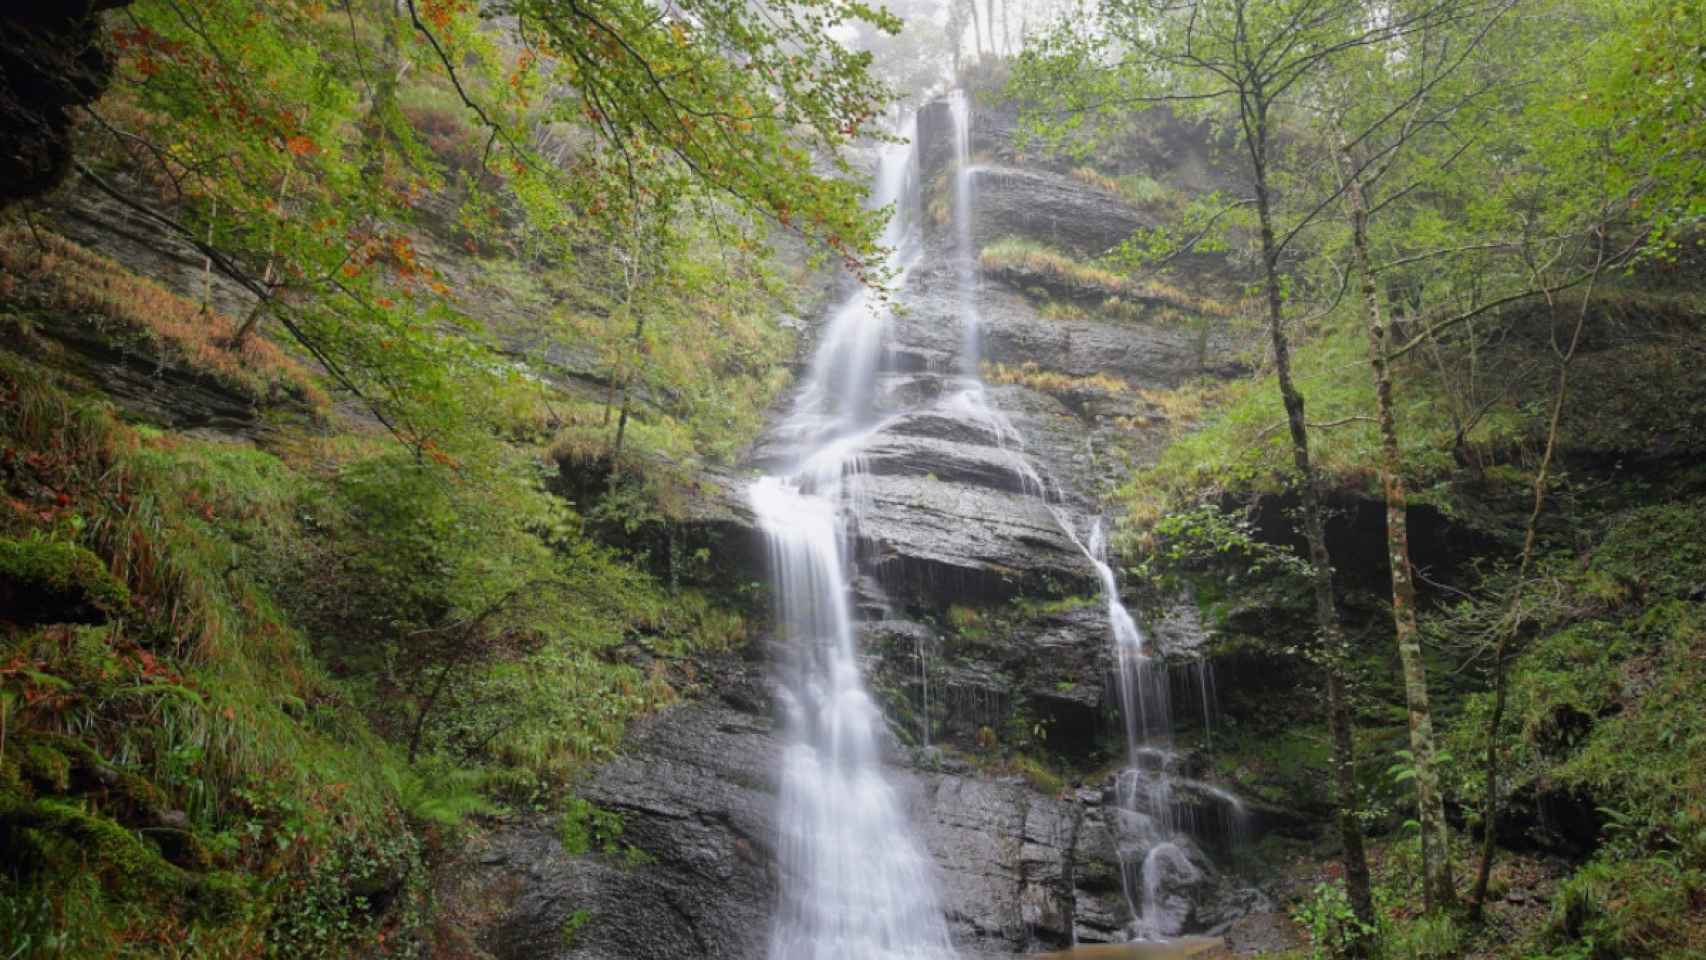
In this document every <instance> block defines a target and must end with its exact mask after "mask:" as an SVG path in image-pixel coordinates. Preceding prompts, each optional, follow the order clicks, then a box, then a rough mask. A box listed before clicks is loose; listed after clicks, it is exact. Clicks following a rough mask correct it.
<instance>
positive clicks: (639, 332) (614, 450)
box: [610, 283, 646, 493]
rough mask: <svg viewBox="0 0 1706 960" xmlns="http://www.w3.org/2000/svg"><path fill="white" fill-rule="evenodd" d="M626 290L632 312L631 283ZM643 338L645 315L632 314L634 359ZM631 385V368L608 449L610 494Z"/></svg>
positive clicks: (617, 475) (624, 431) (619, 472)
mask: <svg viewBox="0 0 1706 960" xmlns="http://www.w3.org/2000/svg"><path fill="white" fill-rule="evenodd" d="M628 289H629V293H628V298H629V303H628V309H630V310H632V309H633V308H634V306H633V284H632V283H630V284H629V288H628ZM645 336H646V315H645V313H644V312H641V311H636V312H635V314H634V343H633V347H632V353H633V355H634V356H635V357H638V356H639V354H640V348H641V346H642V345H643V344H644V343H645ZM635 365H636V366H637V365H638V364H637V363H636V364H635ZM633 383H634V371H633V369H632V368H630V369H629V371H628V375H627V376H626V377H624V378H623V380H622V412H621V414H620V415H619V416H618V417H617V418H616V441H615V443H613V444H611V447H610V492H611V493H615V492H616V482H617V481H618V480H619V479H621V476H622V440H623V438H624V437H625V436H626V435H627V433H628V401H629V399H630V396H631V393H632V387H633Z"/></svg>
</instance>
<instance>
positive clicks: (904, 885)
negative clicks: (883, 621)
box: [750, 129, 953, 960]
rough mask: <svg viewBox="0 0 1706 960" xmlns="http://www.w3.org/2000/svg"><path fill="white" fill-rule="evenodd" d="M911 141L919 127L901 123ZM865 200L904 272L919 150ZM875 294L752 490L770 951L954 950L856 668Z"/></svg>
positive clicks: (850, 308)
mask: <svg viewBox="0 0 1706 960" xmlns="http://www.w3.org/2000/svg"><path fill="white" fill-rule="evenodd" d="M902 134H903V135H904V136H906V137H907V139H908V141H911V140H914V139H916V137H915V130H913V129H908V130H904V131H902ZM873 194H874V196H873V199H874V201H875V202H876V203H877V204H879V205H888V204H893V205H894V206H895V208H896V213H895V216H894V217H892V218H891V221H890V224H889V227H888V229H887V233H886V235H885V237H884V244H885V246H887V247H889V248H890V249H891V250H892V251H893V253H892V262H891V263H890V266H891V267H892V268H893V269H895V270H896V271H897V272H898V273H899V275H900V277H901V278H902V279H904V275H905V272H906V271H907V269H908V268H910V267H911V266H912V264H913V263H914V262H915V261H916V259H917V257H918V253H919V249H920V246H921V244H920V242H919V237H918V230H919V216H918V213H919V200H918V159H917V154H916V151H915V149H914V148H913V147H912V146H911V145H910V143H908V144H907V145H896V146H894V147H891V148H889V149H887V150H885V152H884V155H883V158H882V162H881V166H880V169H879V171H878V175H877V182H876V185H875V189H874V191H873ZM884 324H885V308H884V307H883V305H882V304H881V303H880V302H878V301H877V300H876V299H875V297H874V295H873V294H872V293H871V292H870V291H869V290H868V289H866V288H864V287H860V288H858V289H857V290H855V291H854V292H853V293H852V294H851V295H850V296H849V297H848V298H847V299H846V300H845V301H844V302H842V303H841V304H840V305H839V306H838V307H837V308H836V310H835V312H834V314H833V315H832V316H831V318H830V320H829V325H828V328H827V330H826V331H825V334H824V337H823V340H822V342H821V343H820V345H819V347H818V351H817V355H816V357H815V358H814V360H813V363H812V366H811V370H810V373H809V375H808V378H807V381H806V383H805V386H804V388H803V390H802V391H801V394H800V397H799V400H798V402H797V405H796V407H795V409H794V411H793V413H792V414H791V415H790V416H789V418H788V420H787V422H785V423H784V424H783V425H782V428H781V430H780V431H779V433H780V435H781V436H782V437H783V438H785V439H786V440H788V441H790V442H791V443H792V444H793V445H794V451H793V452H794V463H793V465H792V466H791V467H790V468H789V469H787V470H785V471H784V472H781V473H779V474H776V475H772V476H769V477H765V478H764V479H762V480H759V481H758V482H757V483H755V484H754V485H753V487H752V489H751V493H750V496H751V500H752V505H753V508H754V510H755V512H756V513H757V516H758V521H759V524H760V526H761V528H762V529H763V530H764V533H765V535H766V538H767V540H768V542H769V549H770V560H771V565H772V569H773V570H774V571H775V585H776V597H777V607H778V609H777V618H778V621H777V622H778V624H779V625H780V627H781V628H782V629H783V630H784V631H786V635H787V637H788V640H789V641H790V649H791V651H792V652H791V655H790V656H791V659H790V662H789V663H788V664H787V665H786V667H785V672H784V677H783V681H784V683H783V691H782V694H781V699H782V702H783V704H784V709H785V713H786V716H787V724H788V728H789V730H788V746H787V747H786V752H785V755H784V757H783V761H782V782H781V800H780V810H779V822H780V826H781V833H782V836H781V843H780V849H779V860H780V866H781V872H782V877H781V887H782V897H781V904H780V906H779V908H778V910H777V913H776V917H775V921H774V923H773V925H772V928H771V935H770V957H771V960H939V958H946V957H951V956H952V955H953V950H952V947H951V945H950V943H949V938H948V931H947V926H946V923H945V921H944V919H943V913H942V908H941V906H940V903H939V901H938V898H937V895H936V884H935V880H934V877H933V876H932V865H931V862H930V860H929V857H928V856H927V854H926V853H925V852H924V850H923V848H922V846H921V845H920V844H919V843H918V841H917V840H916V838H915V837H913V835H912V832H911V829H910V827H909V825H908V824H907V822H906V818H905V816H904V813H903V810H902V808H901V804H900V798H899V797H898V795H897V794H896V791H895V790H894V788H893V786H892V785H891V784H889V783H888V782H887V780H886V779H885V777H884V775H883V769H882V762H881V756H880V754H881V747H880V743H881V738H882V735H883V718H882V714H881V711H880V710H879V709H878V707H877V705H876V703H875V702H874V701H873V700H872V699H871V696H870V694H869V693H868V692H867V691H866V689H865V686H864V683H863V680H862V678H861V677H860V675H859V666H858V661H857V659H856V655H855V646H854V631H853V626H854V615H853V611H852V606H851V597H850V592H851V591H850V575H851V574H850V571H851V570H852V549H851V540H852V533H853V532H854V531H856V530H857V529H858V526H859V521H860V517H861V515H862V513H863V510H864V503H863V499H862V498H861V497H860V495H859V490H860V479H861V477H862V475H863V473H864V470H863V465H862V463H861V460H860V457H859V448H860V445H861V442H862V440H863V439H864V438H865V437H867V436H869V435H870V433H871V432H872V431H873V430H874V429H875V428H876V426H877V424H875V423H874V422H873V416H874V415H873V413H872V409H873V400H874V397H875V388H876V379H877V373H878V370H879V367H880V365H881V361H882V355H883V327H884Z"/></svg>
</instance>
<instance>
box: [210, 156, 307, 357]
mask: <svg viewBox="0 0 1706 960" xmlns="http://www.w3.org/2000/svg"><path fill="white" fill-rule="evenodd" d="M289 194H290V170H288V169H286V170H285V171H284V176H282V177H280V178H279V181H278V203H279V206H280V208H281V209H282V207H283V206H284V200H285V197H287V196H289ZM212 233H213V228H212V226H211V225H210V226H209V227H208V235H209V236H212ZM208 245H209V246H212V241H211V240H209V241H208ZM277 261H278V230H277V229H276V228H275V229H274V230H273V234H272V239H271V240H269V241H268V242H267V268H266V271H265V273H263V274H262V275H261V286H263V287H266V288H267V295H266V296H264V297H261V298H260V299H258V300H256V301H255V305H254V307H252V308H250V310H249V315H248V316H247V317H245V318H244V319H243V325H242V326H240V327H238V328H237V332H236V333H234V334H232V336H231V347H232V349H234V350H241V349H242V348H243V344H244V343H245V342H246V341H247V340H248V339H249V334H251V333H253V332H254V330H255V325H256V324H258V323H260V321H261V315H262V314H264V313H265V312H266V309H267V305H268V304H270V303H272V298H273V278H274V275H275V273H274V272H275V270H276V268H277Z"/></svg>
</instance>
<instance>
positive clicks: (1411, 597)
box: [1339, 154, 1457, 911]
mask: <svg viewBox="0 0 1706 960" xmlns="http://www.w3.org/2000/svg"><path fill="white" fill-rule="evenodd" d="M1339 159H1340V162H1341V163H1342V164H1343V165H1344V168H1345V171H1346V177H1345V181H1344V186H1345V190H1344V197H1345V204H1346V206H1348V207H1349V208H1350V214H1351V249H1352V255H1353V257H1354V258H1355V261H1356V269H1357V271H1358V273H1359V274H1360V276H1361V282H1360V284H1359V293H1360V294H1361V299H1362V310H1363V320H1364V323H1365V325H1366V327H1367V329H1368V362H1369V368H1370V370H1371V371H1372V372H1373V374H1374V408H1375V419H1376V420H1377V421H1378V422H1379V424H1380V454H1381V457H1380V459H1381V463H1380V480H1381V487H1382V489H1383V490H1384V492H1385V495H1386V547H1387V554H1388V556H1387V561H1388V562H1389V563H1390V564H1391V566H1392V623H1393V629H1394V633H1395V634H1396V637H1397V641H1398V660H1399V662H1400V663H1401V664H1402V665H1403V670H1404V701H1405V705H1406V706H1407V707H1408V708H1409V718H1410V756H1411V762H1412V763H1413V765H1414V768H1415V780H1416V820H1417V822H1418V823H1420V824H1421V831H1422V905H1423V909H1424V910H1427V911H1433V910H1442V909H1446V908H1449V907H1450V906H1452V905H1453V904H1454V903H1456V902H1457V888H1456V886H1455V884H1454V883H1453V882H1452V877H1451V830H1450V827H1449V826H1448V825H1447V824H1446V821H1445V801H1444V798H1443V796H1442V795H1441V791H1440V785H1439V762H1438V751H1437V750H1436V748H1435V741H1434V733H1433V712H1432V710H1431V709H1430V708H1429V704H1428V673H1427V662H1426V661H1425V660H1423V659H1422V644H1421V630H1420V628H1419V627H1418V626H1417V623H1416V581H1415V573H1414V570H1413V568H1412V567H1411V564H1410V529H1409V517H1408V512H1409V492H1408V491H1407V490H1406V489H1405V485H1404V475H1403V471H1402V462H1401V460H1400V457H1399V453H1398V426H1397V422H1396V419H1395V417H1394V416H1393V412H1392V376H1391V370H1390V368H1389V366H1388V364H1387V360H1386V325H1385V322H1384V320H1383V319H1382V316H1381V309H1380V293H1379V291H1378V290H1377V289H1376V287H1375V282H1374V269H1373V263H1372V258H1371V257H1370V256H1369V253H1368V204H1367V202H1366V201H1365V199H1364V196H1363V190H1362V182H1361V180H1360V179H1359V177H1358V174H1357V169H1356V164H1355V163H1354V162H1352V158H1350V157H1349V156H1347V155H1344V154H1341V155H1340V158H1339Z"/></svg>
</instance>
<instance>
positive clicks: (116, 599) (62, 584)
mask: <svg viewBox="0 0 1706 960" xmlns="http://www.w3.org/2000/svg"><path fill="white" fill-rule="evenodd" d="M7 590H10V591H12V595H13V596H14V598H15V599H16V600H17V601H18V602H19V603H20V604H23V603H28V604H30V605H32V606H35V605H45V604H43V603H42V600H41V597H42V595H43V594H48V595H54V596H55V597H56V600H57V605H58V606H60V607H67V606H75V605H77V604H81V603H87V604H91V605H93V606H94V607H96V608H98V609H99V610H101V611H103V612H105V613H108V614H115V613H118V612H120V611H122V610H123V609H124V607H125V606H126V605H127V604H128V603H129V602H130V591H129V590H128V589H126V587H125V585H124V584H123V583H121V582H119V581H118V579H117V578H115V577H114V576H113V575H112V573H111V572H109V571H108V570H107V565H106V564H105V563H102V562H101V558H100V557H97V556H95V554H94V553H92V552H90V551H89V550H88V549H86V548H84V547H81V546H78V545H77V544H75V543H70V542H68V541H65V540H60V539H57V538H54V537H51V536H47V535H43V534H39V533H37V534H32V535H30V536H28V537H25V538H23V539H10V538H4V539H0V593H3V592H4V591H7Z"/></svg>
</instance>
